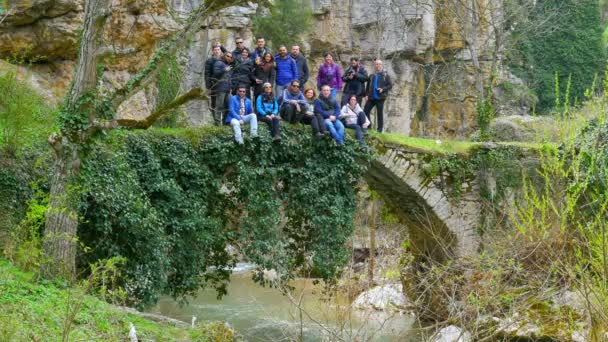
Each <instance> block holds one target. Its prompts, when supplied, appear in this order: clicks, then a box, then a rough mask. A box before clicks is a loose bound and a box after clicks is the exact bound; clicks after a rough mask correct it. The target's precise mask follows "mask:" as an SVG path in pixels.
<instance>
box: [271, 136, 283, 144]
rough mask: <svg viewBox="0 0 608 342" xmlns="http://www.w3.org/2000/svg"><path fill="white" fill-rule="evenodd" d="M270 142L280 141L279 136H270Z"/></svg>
mask: <svg viewBox="0 0 608 342" xmlns="http://www.w3.org/2000/svg"><path fill="white" fill-rule="evenodd" d="M272 142H276V143H279V142H281V136H280V135H275V136H274V137H272Z"/></svg>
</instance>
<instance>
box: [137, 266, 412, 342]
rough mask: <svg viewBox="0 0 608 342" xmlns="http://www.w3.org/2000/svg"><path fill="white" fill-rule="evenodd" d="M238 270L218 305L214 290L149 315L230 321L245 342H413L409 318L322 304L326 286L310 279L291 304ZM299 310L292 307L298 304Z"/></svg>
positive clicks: (300, 284)
mask: <svg viewBox="0 0 608 342" xmlns="http://www.w3.org/2000/svg"><path fill="white" fill-rule="evenodd" d="M247 267H248V265H240V268H239V269H237V271H240V272H236V273H234V274H233V275H232V278H231V282H230V285H229V286H228V295H227V296H225V297H224V298H222V299H221V300H217V298H216V293H215V291H214V290H203V291H201V292H200V293H199V295H198V296H197V298H193V299H190V300H189V303H188V305H186V306H181V307H180V305H179V304H178V303H176V302H175V301H173V300H172V299H171V298H162V299H161V300H160V301H159V303H158V305H156V306H155V307H152V308H149V309H148V310H147V311H149V312H154V313H160V314H163V315H166V316H169V317H173V318H176V319H179V320H182V321H184V322H188V323H190V322H191V321H192V317H193V316H195V317H196V319H197V321H200V320H205V321H206V320H219V321H226V322H228V323H229V324H230V325H231V326H232V327H234V328H235V329H236V330H237V331H238V332H239V334H240V335H242V336H243V337H244V338H245V339H246V340H247V341H292V340H298V339H299V336H300V335H303V336H304V338H303V340H304V341H327V340H331V341H333V340H346V341H404V340H415V339H413V338H412V331H411V326H412V323H413V319H412V317H411V316H409V315H407V314H406V315H402V314H399V313H396V314H385V313H380V312H366V311H360V310H356V309H351V308H350V305H349V303H348V302H347V300H346V299H345V298H340V297H338V298H333V299H331V300H326V299H324V298H325V297H324V296H323V294H322V286H321V285H315V284H313V282H312V280H310V279H297V280H296V281H294V283H293V284H292V285H293V286H294V288H295V290H294V291H293V292H292V293H293V297H292V299H291V300H290V299H289V298H288V297H286V296H284V295H282V294H281V293H280V292H279V291H278V290H277V289H273V288H268V287H266V288H264V287H261V286H259V285H257V284H255V283H254V282H253V281H252V280H251V273H250V271H246V270H245V269H246V268H247ZM300 299H301V305H300V307H301V308H302V310H301V311H300V310H298V308H297V305H296V304H294V302H300Z"/></svg>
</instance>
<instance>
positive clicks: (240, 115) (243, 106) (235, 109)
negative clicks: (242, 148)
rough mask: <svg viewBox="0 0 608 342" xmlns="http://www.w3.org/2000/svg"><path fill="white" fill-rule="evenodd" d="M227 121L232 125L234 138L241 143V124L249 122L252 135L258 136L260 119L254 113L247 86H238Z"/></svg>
mask: <svg viewBox="0 0 608 342" xmlns="http://www.w3.org/2000/svg"><path fill="white" fill-rule="evenodd" d="M226 123H227V124H229V125H230V126H232V130H233V131H234V140H235V141H236V142H237V143H239V144H241V145H242V144H243V135H242V133H241V126H244V125H246V124H249V126H250V133H251V136H252V137H254V138H255V137H257V136H258V120H257V117H256V116H255V114H253V108H252V107H251V100H250V99H249V98H248V97H247V89H246V88H245V87H238V90H237V94H236V95H234V96H232V97H230V103H229V105H228V116H226Z"/></svg>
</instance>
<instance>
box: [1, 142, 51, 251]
mask: <svg viewBox="0 0 608 342" xmlns="http://www.w3.org/2000/svg"><path fill="white" fill-rule="evenodd" d="M49 152H50V151H49V150H48V148H47V145H46V144H45V143H41V144H38V145H36V146H34V147H32V148H23V149H21V150H20V153H19V154H17V155H16V156H10V157H9V158H6V157H3V153H2V149H0V249H2V250H3V251H4V253H5V256H7V257H10V256H11V255H15V253H16V252H17V250H18V249H19V246H21V243H22V242H24V241H26V240H27V238H28V237H29V236H32V234H33V233H34V232H35V231H36V230H37V227H39V226H40V220H39V219H40V218H41V217H42V216H41V214H42V212H41V211H40V209H41V208H42V206H44V202H45V198H44V197H45V196H44V193H46V192H47V191H48V179H49V170H50V166H51V163H52V161H51V154H50V153H49ZM24 251H27V248H25V249H24Z"/></svg>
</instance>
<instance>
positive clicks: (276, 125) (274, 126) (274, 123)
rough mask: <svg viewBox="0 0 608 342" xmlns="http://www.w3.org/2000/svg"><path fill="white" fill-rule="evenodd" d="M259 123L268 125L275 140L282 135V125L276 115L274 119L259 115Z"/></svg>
mask: <svg viewBox="0 0 608 342" xmlns="http://www.w3.org/2000/svg"><path fill="white" fill-rule="evenodd" d="M258 121H262V122H265V123H266V124H267V125H268V127H269V128H270V135H271V136H272V137H273V138H274V137H278V136H280V135H281V124H280V122H279V118H278V117H277V116H276V115H275V116H274V118H273V119H271V118H269V117H268V116H267V115H258Z"/></svg>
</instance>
